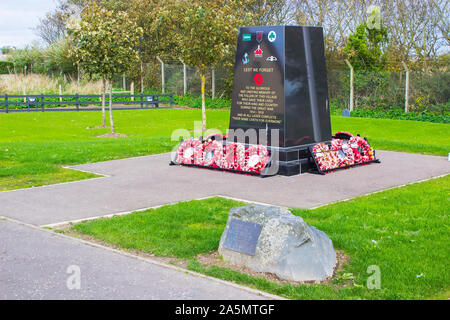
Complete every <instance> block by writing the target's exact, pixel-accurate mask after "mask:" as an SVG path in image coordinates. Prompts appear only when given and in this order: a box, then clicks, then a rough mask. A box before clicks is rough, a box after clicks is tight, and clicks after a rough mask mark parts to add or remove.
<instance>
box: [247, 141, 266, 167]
mask: <svg viewBox="0 0 450 320" xmlns="http://www.w3.org/2000/svg"><path fill="white" fill-rule="evenodd" d="M269 159H270V156H269V151H268V150H267V148H266V147H265V146H263V145H260V144H258V145H252V146H250V147H249V148H248V150H247V154H246V161H245V168H244V171H248V172H256V173H260V172H261V171H262V169H263V168H265V167H266V166H267V164H268V163H269Z"/></svg>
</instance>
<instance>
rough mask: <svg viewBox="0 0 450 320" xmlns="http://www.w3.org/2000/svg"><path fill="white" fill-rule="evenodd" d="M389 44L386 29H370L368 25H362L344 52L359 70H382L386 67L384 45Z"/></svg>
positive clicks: (351, 36)
mask: <svg viewBox="0 0 450 320" xmlns="http://www.w3.org/2000/svg"><path fill="white" fill-rule="evenodd" d="M387 42H388V37H387V30H386V28H384V27H383V26H380V27H379V28H368V26H367V24H366V23H362V24H360V25H359V26H358V27H357V28H356V31H355V32H354V33H352V34H351V35H350V36H349V37H348V43H347V45H346V47H345V49H344V52H345V53H347V54H348V57H349V60H350V62H351V63H352V65H353V66H354V67H355V69H357V70H358V69H360V70H361V69H365V70H381V69H383V68H384V66H385V65H386V57H385V55H384V53H383V45H384V44H386V43H387Z"/></svg>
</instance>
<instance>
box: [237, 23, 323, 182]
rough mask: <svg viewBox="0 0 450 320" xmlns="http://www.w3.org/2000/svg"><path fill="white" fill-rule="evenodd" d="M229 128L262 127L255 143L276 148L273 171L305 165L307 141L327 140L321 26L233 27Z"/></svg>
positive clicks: (308, 158) (284, 171) (290, 171)
mask: <svg viewBox="0 0 450 320" xmlns="http://www.w3.org/2000/svg"><path fill="white" fill-rule="evenodd" d="M230 129H234V130H236V129H243V130H244V131H245V130H247V129H256V130H257V132H259V135H261V132H265V133H264V137H261V136H258V141H257V142H256V143H261V144H267V146H268V147H269V149H270V150H271V152H272V153H276V152H277V153H278V157H279V159H278V161H277V162H278V165H279V171H278V173H279V174H283V175H294V174H298V173H301V172H304V171H306V170H308V169H309V168H310V166H311V165H312V161H311V154H310V152H309V150H308V148H309V146H311V145H314V144H316V143H319V142H324V141H329V140H331V124H330V114H329V107H328V87H327V73H326V66H325V55H324V43H323V30H322V28H321V27H302V26H264V27H241V28H239V35H238V44H237V51H236V61H235V73H234V87H233V97H232V105H231V115H230ZM267 129H269V130H267ZM271 129H278V130H279V135H278V137H279V138H278V139H277V141H274V140H275V139H273V138H272V139H271V137H273V135H271V134H270V132H271ZM263 138H264V139H263ZM244 142H245V141H244Z"/></svg>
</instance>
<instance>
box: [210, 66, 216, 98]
mask: <svg viewBox="0 0 450 320" xmlns="http://www.w3.org/2000/svg"><path fill="white" fill-rule="evenodd" d="M211 94H212V98H213V99H214V97H215V96H216V72H215V70H214V68H212V70H211Z"/></svg>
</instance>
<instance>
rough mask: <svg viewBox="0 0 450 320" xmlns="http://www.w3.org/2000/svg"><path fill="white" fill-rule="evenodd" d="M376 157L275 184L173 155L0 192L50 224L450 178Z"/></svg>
mask: <svg viewBox="0 0 450 320" xmlns="http://www.w3.org/2000/svg"><path fill="white" fill-rule="evenodd" d="M377 156H378V157H379V158H380V159H381V164H370V165H366V166H360V167H355V168H352V169H349V170H341V171H336V172H334V173H330V174H327V175H325V176H321V175H315V174H302V175H297V176H292V177H284V176H274V177H269V178H260V177H255V176H247V175H241V174H233V173H228V172H221V171H214V170H208V169H198V168H189V167H182V166H169V164H168V163H169V160H170V157H169V154H159V155H151V156H144V157H136V158H128V159H123V160H113V161H107V162H99V163H92V164H85V165H79V166H74V167H72V168H73V169H79V170H85V171H90V172H95V173H100V174H104V175H107V177H105V178H100V179H91V180H83V181H79V182H72V183H64V184H58V185H51V186H44V187H37V188H31V189H23V190H15V191H7V192H0V216H5V217H10V218H14V219H17V220H20V221H24V222H27V223H31V224H35V225H46V224H52V223H58V222H62V221H68V220H77V219H83V218H88V217H93V216H100V215H107V214H113V213H119V212H124V211H131V210H138V209H142V208H148V207H152V206H157V205H162V204H167V203H174V202H178V201H185V200H192V199H196V198H202V197H208V196H214V195H224V196H228V197H234V198H240V199H245V200H250V201H257V202H263V203H269V204H273V205H279V206H285V207H294V208H313V207H317V206H320V205H324V204H327V203H330V202H335V201H339V200H345V199H349V198H353V197H356V196H359V195H363V194H367V193H371V192H376V191H380V190H383V189H387V188H392V187H396V186H400V185H404V184H408V183H412V182H415V181H420V180H425V179H430V178H433V177H436V176H440V175H444V174H448V173H449V172H450V162H448V161H447V158H446V157H436V156H426V155H420V154H411V153H403V152H389V151H377Z"/></svg>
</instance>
